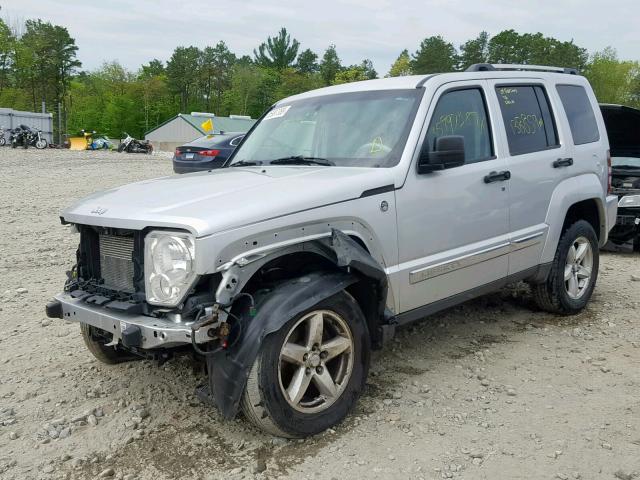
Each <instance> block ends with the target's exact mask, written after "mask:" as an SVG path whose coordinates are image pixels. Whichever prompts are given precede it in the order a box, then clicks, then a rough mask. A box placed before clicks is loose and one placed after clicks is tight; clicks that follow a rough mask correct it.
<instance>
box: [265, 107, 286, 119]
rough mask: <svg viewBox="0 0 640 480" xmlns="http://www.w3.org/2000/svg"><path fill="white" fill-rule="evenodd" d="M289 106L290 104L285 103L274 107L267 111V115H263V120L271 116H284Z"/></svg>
mask: <svg viewBox="0 0 640 480" xmlns="http://www.w3.org/2000/svg"><path fill="white" fill-rule="evenodd" d="M290 108H291V105H287V106H286V107H278V108H274V109H273V110H271V111H270V112H269V113H267V115H266V117H264V119H265V120H271V119H272V118H280V117H284V116H285V115H286V113H287V111H288V110H289V109H290Z"/></svg>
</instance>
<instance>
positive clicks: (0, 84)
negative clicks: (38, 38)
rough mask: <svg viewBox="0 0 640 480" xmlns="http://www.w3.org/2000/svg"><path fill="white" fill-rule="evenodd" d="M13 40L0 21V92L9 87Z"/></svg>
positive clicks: (5, 26) (8, 30)
mask: <svg viewBox="0 0 640 480" xmlns="http://www.w3.org/2000/svg"><path fill="white" fill-rule="evenodd" d="M14 42H15V38H14V36H13V34H12V33H11V29H10V28H9V27H8V26H7V24H6V23H5V22H4V21H3V20H2V19H0V92H2V90H3V89H4V88H5V87H7V86H9V82H10V80H11V79H10V74H11V69H12V67H13V51H14Z"/></svg>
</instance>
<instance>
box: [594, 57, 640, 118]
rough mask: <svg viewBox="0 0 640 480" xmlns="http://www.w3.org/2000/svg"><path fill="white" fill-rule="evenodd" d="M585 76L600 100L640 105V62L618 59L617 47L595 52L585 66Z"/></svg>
mask: <svg viewBox="0 0 640 480" xmlns="http://www.w3.org/2000/svg"><path fill="white" fill-rule="evenodd" d="M585 76H586V77H587V78H588V79H589V82H590V83H591V86H592V87H593V90H594V92H595V94H596V97H597V98H598V101H599V102H602V103H621V104H626V105H637V106H640V102H639V98H638V93H640V91H638V85H639V83H640V64H639V63H638V62H623V61H620V60H618V55H617V53H616V51H615V49H613V48H611V47H607V48H605V49H604V50H603V51H601V52H596V53H594V54H593V56H592V58H591V62H589V64H588V65H587V67H586V68H585Z"/></svg>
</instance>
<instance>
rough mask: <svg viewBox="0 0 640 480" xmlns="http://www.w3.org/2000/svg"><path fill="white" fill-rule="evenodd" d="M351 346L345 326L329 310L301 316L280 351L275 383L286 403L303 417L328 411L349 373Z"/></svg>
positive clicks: (351, 360)
mask: <svg viewBox="0 0 640 480" xmlns="http://www.w3.org/2000/svg"><path fill="white" fill-rule="evenodd" d="M353 350H354V342H353V336H352V333H351V330H350V329H349V327H348V325H347V322H346V321H345V320H344V319H343V318H342V317H341V316H340V315H338V314H337V313H335V312H332V311H329V310H315V311H312V312H309V313H308V314H306V315H304V316H303V317H302V318H301V319H300V320H298V322H296V324H295V325H294V326H293V328H292V329H291V330H290V331H289V334H288V335H287V338H286V339H285V341H284V343H283V345H282V348H281V350H280V358H279V366H278V379H279V382H280V388H281V390H282V394H283V395H284V397H285V399H286V400H287V402H288V403H289V404H290V405H291V406H292V407H293V408H294V409H296V410H298V411H300V412H303V413H317V412H321V411H323V410H326V409H327V408H329V407H330V406H331V405H332V404H333V403H334V402H335V401H336V400H337V399H338V398H340V395H341V394H342V392H343V391H344V389H345V388H346V386H347V384H348V383H349V379H350V378H351V373H352V371H353Z"/></svg>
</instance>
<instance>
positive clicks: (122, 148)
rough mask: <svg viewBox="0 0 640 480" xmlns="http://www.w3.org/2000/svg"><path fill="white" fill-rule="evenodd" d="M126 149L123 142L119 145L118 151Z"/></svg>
mask: <svg viewBox="0 0 640 480" xmlns="http://www.w3.org/2000/svg"><path fill="white" fill-rule="evenodd" d="M123 151H124V144H123V143H121V144H120V145H118V152H119V153H122V152H123Z"/></svg>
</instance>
